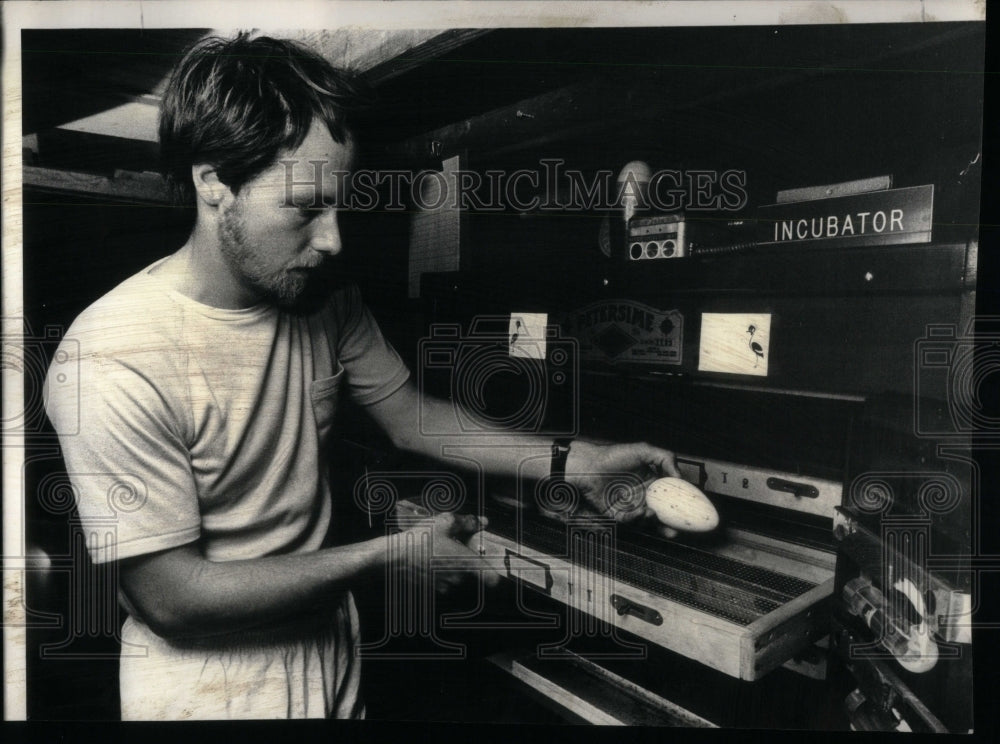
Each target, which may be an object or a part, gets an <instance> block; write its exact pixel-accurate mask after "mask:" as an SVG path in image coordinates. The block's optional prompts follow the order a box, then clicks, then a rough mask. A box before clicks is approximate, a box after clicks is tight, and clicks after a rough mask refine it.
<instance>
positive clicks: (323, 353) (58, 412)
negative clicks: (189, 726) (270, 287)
mask: <svg viewBox="0 0 1000 744" xmlns="http://www.w3.org/2000/svg"><path fill="white" fill-rule="evenodd" d="M157 263H159V262H157ZM156 265H157V264H154V265H153V266H150V267H148V268H147V269H145V270H143V271H141V272H139V273H138V274H136V275H135V276H133V277H131V278H129V279H127V280H126V281H125V282H123V283H122V284H120V285H119V286H118V287H116V288H115V289H113V290H112V291H111V292H109V293H108V294H107V295H105V296H104V297H102V298H101V299H99V300H98V301H97V302H95V303H94V304H93V305H91V306H90V307H88V308H87V309H86V310H85V311H84V312H83V313H81V315H80V316H79V317H78V318H77V319H76V321H75V322H74V323H73V325H72V326H71V327H70V329H69V331H68V332H67V334H66V337H65V338H64V340H63V342H62V343H61V345H60V347H59V349H58V350H57V352H56V354H57V361H56V362H55V363H54V364H53V366H52V368H51V369H50V373H49V377H48V379H47V380H46V389H45V396H46V411H47V413H48V415H49V418H50V419H51V421H52V423H53V426H54V427H55V429H56V431H57V433H59V438H60V443H61V445H62V449H63V456H64V459H65V462H66V468H67V472H68V474H69V476H70V479H71V481H72V483H73V485H74V489H75V491H76V498H77V506H78V510H79V513H80V517H81V520H82V522H83V524H84V527H85V528H86V530H87V533H88V545H87V547H88V551H89V552H90V555H91V557H92V558H93V560H94V561H95V562H98V563H101V562H107V561H112V560H118V559H122V558H127V557H131V556H136V555H142V554H145V553H150V552H155V551H159V550H164V549H167V548H172V547H177V546H180V545H184V544H187V543H191V542H195V541H197V542H198V545H199V547H200V549H201V551H202V552H203V554H204V555H205V557H206V558H208V559H209V560H212V561H227V560H236V559H243V558H256V557H262V556H267V555H276V554H286V553H301V552H309V551H314V550H317V549H318V548H319V547H320V546H321V544H322V542H323V540H324V537H325V535H326V533H327V529H328V527H329V525H330V521H331V511H332V509H331V500H330V487H329V483H328V479H327V477H326V463H325V458H324V457H323V452H324V451H325V448H326V446H327V440H328V438H329V433H330V429H331V425H332V422H333V417H334V414H335V411H336V403H337V396H338V394H339V391H340V389H341V388H345V389H346V390H347V391H348V393H349V394H350V395H351V397H352V398H353V399H354V400H355V401H356V402H357V403H359V404H361V405H366V404H371V403H374V402H377V401H379V400H382V399H384V398H386V397H388V396H389V395H390V394H392V393H393V392H395V391H396V390H397V389H398V388H399V387H400V386H402V385H403V383H404V382H405V381H406V380H407V378H408V376H409V373H408V371H407V369H406V367H405V365H404V364H403V362H402V360H401V359H400V358H399V356H398V354H396V352H395V351H394V350H393V349H392V347H391V346H390V345H389V344H388V343H387V342H386V341H385V339H384V338H383V337H382V334H381V333H380V332H379V329H378V326H377V324H376V323H375V321H374V319H373V318H372V316H371V314H370V313H369V312H368V310H367V309H366V308H365V306H364V304H363V303H362V301H361V298H360V294H359V293H358V291H357V289H356V288H354V287H351V288H347V289H343V290H339V291H337V292H335V293H334V294H333V297H332V298H331V300H330V301H329V302H328V303H327V305H326V306H325V307H324V308H323V310H321V311H318V312H316V313H314V314H312V315H308V316H300V315H294V314H291V313H288V312H285V311H282V310H279V309H278V308H276V307H274V306H272V305H269V304H261V305H257V306H254V307H251V308H246V309H240V310H224V309H218V308H212V307H208V306H206V305H202V304H200V303H198V302H195V301H194V300H192V299H190V298H188V297H186V296H184V295H182V294H180V293H178V292H176V291H175V290H173V289H171V288H170V287H169V286H168V285H167V284H166V283H165V282H164V281H163V280H161V279H160V278H158V277H156V276H154V275H152V274H150V273H149V271H150V269H152V268H153V267H155V266H156ZM348 606H349V608H348V609H349V612H348V614H349V615H350V616H351V618H353V620H352V621H351V623H349V625H353V626H356V616H355V613H354V611H353V602H352V601H351V600H350V598H349V596H348V597H345V605H344V607H345V608H347V607H348ZM126 609H127V610H128V611H129V614H130V618H129V620H128V621H127V623H126V629H125V636H126V637H127V636H129V635H130V634H131V635H132V636H136V637H137V638H138V636H141V635H144V634H149V631H148V629H146V628H145V626H142V627H141V628H140V630H142V631H143V633H138V635H137V633H136V627H137V626H139V625H141V618H139V617H138V616H137V615H136V613H135V612H134V609H132V608H129V607H127V604H126ZM345 611H347V610H345ZM129 623H131V626H130V625H129ZM354 630H356V627H355V628H354ZM352 633H353V631H352ZM353 634H355V635H356V633H353ZM150 635H151V634H150ZM154 638H155V636H154ZM123 640H126V638H123ZM146 640H147V641H148V640H149V639H148V638H147V639H146ZM156 640H157V643H156V644H155V645H156V648H157V649H158V653H160V652H162V653H167V650H168V649H169V648H170V645H171V644H169V643H167V642H166V641H164V640H163V639H156ZM342 640H345V641H346V639H342ZM150 648H151V652H150V653H152V646H150ZM341 650H342V649H341ZM132 658H133V657H131V656H128V655H127V654H126V652H125V649H123V654H122V676H123V680H124V679H125V678H126V677H127V676H128V675H126V667H127V665H128V663H129V662H128V660H129V659H132ZM136 658H138V657H136ZM192 668H193V667H192ZM151 670H152V667H151ZM132 676H134V675H132ZM126 692H127V691H126V689H125V685H124V684H123V685H122V700H123V711H124V708H125V697H126ZM162 692H163V691H162V690H161V693H162ZM167 694H172V693H167ZM328 697H329V695H328ZM231 710H232V705H231V704H230V705H228V706H227V708H226V711H231ZM310 710H311V712H310V713H309V715H320V714H321V712H320V711H318V710H317V709H316V707H315V705H314V706H312V707H311V708H310ZM215 712H216V713H217V712H218V711H215ZM300 712H301V711H300ZM209 713H212V712H211V711H209ZM144 717H152V716H144ZM199 717H206V716H199ZM208 717H215V716H214V715H211V716H208Z"/></svg>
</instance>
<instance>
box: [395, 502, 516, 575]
mask: <svg viewBox="0 0 1000 744" xmlns="http://www.w3.org/2000/svg"><path fill="white" fill-rule="evenodd" d="M487 523H488V522H487V519H486V517H476V516H474V515H472V514H453V513H451V512H443V513H441V514H435V515H433V516H428V517H426V518H423V519H421V520H420V521H419V522H417V523H416V524H415V525H413V526H412V527H409V528H408V529H406V530H404V531H403V532H400V533H398V534H396V535H392V536H391V542H390V546H391V547H390V549H391V550H395V552H396V555H395V556H393V564H394V565H396V566H397V567H398V568H399V569H401V570H403V571H405V572H406V573H407V576H408V578H409V579H410V580H412V581H415V582H418V583H422V584H425V585H426V584H427V583H432V584H433V586H434V589H435V591H436V592H437V593H439V594H445V593H447V592H449V591H450V590H452V589H453V588H455V587H457V586H460V585H461V584H463V583H466V582H468V581H469V580H470V579H471V578H473V577H475V576H477V575H478V576H481V577H482V580H483V582H485V584H486V586H490V587H492V586H496V585H497V583H499V581H500V574H498V573H497V572H496V571H495V570H494V569H493V568H491V567H490V565H489V564H488V562H487V561H486V560H485V559H484V558H483V557H482V556H481V555H480V554H479V553H478V551H476V550H473V549H472V548H470V547H469V546H470V545H471V546H474V545H475V542H476V540H477V533H478V532H480V531H481V530H483V529H485V528H486V525H487Z"/></svg>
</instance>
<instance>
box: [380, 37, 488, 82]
mask: <svg viewBox="0 0 1000 744" xmlns="http://www.w3.org/2000/svg"><path fill="white" fill-rule="evenodd" d="M488 33H489V29H475V28H474V29H452V30H450V31H445V32H443V33H440V34H438V35H437V36H435V37H434V38H432V39H428V40H427V41H424V42H422V43H420V44H417V45H415V46H413V47H411V48H409V49H407V50H405V51H404V52H400V53H399V54H397V55H396V56H395V57H392V58H391V59H386V60H384V61H382V62H379V63H377V64H373V65H372V66H371V67H369V68H368V69H367V70H365V73H364V74H365V78H366V79H367V80H368V81H369V82H370V83H372V85H381V84H382V83H385V82H386V81H388V80H391V79H392V78H394V77H397V76H399V75H402V74H404V73H407V72H409V71H410V70H412V69H414V68H416V67H419V66H420V65H422V64H425V63H427V62H430V61H432V60H435V59H437V58H438V57H441V56H443V55H445V54H447V53H448V52H451V51H454V50H455V49H458V48H459V47H462V46H464V45H466V44H468V43H469V42H470V41H474V40H475V39H478V38H480V37H481V36H485V35H486V34H488Z"/></svg>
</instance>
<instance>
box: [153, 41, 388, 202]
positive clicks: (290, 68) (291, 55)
mask: <svg viewBox="0 0 1000 744" xmlns="http://www.w3.org/2000/svg"><path fill="white" fill-rule="evenodd" d="M369 98H370V94H369V90H368V89H367V88H366V87H365V86H364V84H363V83H362V81H360V80H359V78H358V77H357V76H355V75H354V74H353V73H350V72H348V71H346V70H339V69H337V68H335V67H333V66H332V65H331V64H330V63H328V62H327V61H326V60H324V59H323V58H322V57H320V56H319V55H318V54H316V53H315V52H313V51H311V50H309V49H306V48H305V47H303V46H301V45H299V44H295V43H293V42H290V41H283V40H279V39H272V38H269V37H266V36H261V37H258V38H250V35H249V34H246V33H241V34H239V35H238V36H237V37H236V38H234V39H222V38H219V37H209V38H206V39H202V40H201V41H199V42H197V43H196V44H195V45H194V46H193V47H192V48H191V49H189V50H188V52H187V54H186V55H185V56H184V59H182V60H181V62H180V63H179V64H178V65H177V67H176V68H175V69H174V71H173V73H172V75H171V78H170V82H169V84H168V86H167V90H166V93H165V94H164V96H163V103H162V106H161V108H160V158H161V162H162V167H163V171H164V175H165V176H166V177H167V181H168V183H169V184H170V186H171V190H172V191H173V193H174V196H175V198H176V199H177V200H178V201H179V202H181V203H185V204H191V203H193V201H194V186H193V183H192V180H191V166H193V165H195V164H197V163H210V164H212V165H213V166H215V168H216V172H217V173H218V176H219V180H220V181H222V183H224V184H226V186H228V187H229V188H230V189H232V191H233V193H238V192H239V190H240V188H241V187H242V186H243V185H244V184H245V183H247V181H249V180H251V179H253V178H254V177H255V176H257V175H259V174H260V173H262V172H263V171H264V170H265V169H267V168H268V167H270V166H271V165H272V164H273V163H274V162H275V160H277V158H278V156H279V153H281V152H282V151H286V150H294V149H295V148H296V147H298V146H299V145H301V144H302V141H303V140H304V139H305V137H306V135H307V134H308V132H309V126H310V124H311V123H312V121H313V119H314V118H316V119H317V120H318V121H322V122H324V123H325V124H326V126H327V128H328V129H329V130H330V135H331V136H332V137H333V139H334V140H335V141H336V142H338V143H340V144H344V142H345V141H346V140H347V138H348V135H349V133H350V131H351V116H352V114H353V113H354V112H356V111H359V110H361V109H362V108H364V107H365V104H366V103H368V102H369Z"/></svg>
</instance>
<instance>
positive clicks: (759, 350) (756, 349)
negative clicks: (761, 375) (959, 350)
mask: <svg viewBox="0 0 1000 744" xmlns="http://www.w3.org/2000/svg"><path fill="white" fill-rule="evenodd" d="M756 332H757V326H754V325H752V326H750V327H749V328H747V333H749V334H750V338H749V339H747V345H748V346H749V347H750V351H752V352H753V353H754V355H755V356H754V360H753V366H754V369H756V368H757V363H758V362H759V361H760V360H761V359H763V358H764V347H763V346H761V345H760V344H759V343H758V342H756V341H754V340H753V334H755V333H756Z"/></svg>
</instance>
